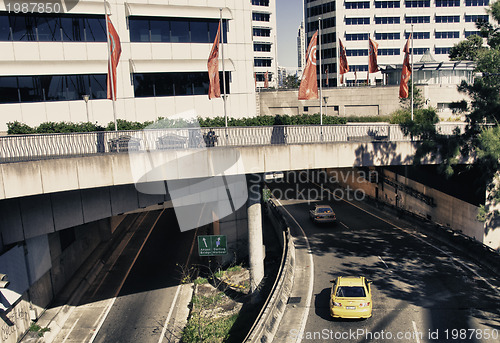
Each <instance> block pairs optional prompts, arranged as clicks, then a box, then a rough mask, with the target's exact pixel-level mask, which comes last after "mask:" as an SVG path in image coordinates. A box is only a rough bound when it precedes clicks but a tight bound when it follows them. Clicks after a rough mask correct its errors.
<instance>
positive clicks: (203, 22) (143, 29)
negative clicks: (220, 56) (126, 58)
mask: <svg viewBox="0 0 500 343" xmlns="http://www.w3.org/2000/svg"><path fill="white" fill-rule="evenodd" d="M218 28H219V20H218V19H197V18H182V19H178V18H163V17H162V18H155V17H129V31H130V41H131V42H163V43H165V42H171V43H213V42H214V40H215V36H216V35H217V30H218ZM222 36H223V41H224V43H226V42H227V22H226V21H225V20H223V21H222Z"/></svg>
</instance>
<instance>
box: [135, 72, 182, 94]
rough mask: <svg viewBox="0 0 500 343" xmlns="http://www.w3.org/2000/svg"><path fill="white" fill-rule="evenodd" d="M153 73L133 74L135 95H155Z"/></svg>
mask: <svg viewBox="0 0 500 343" xmlns="http://www.w3.org/2000/svg"><path fill="white" fill-rule="evenodd" d="M153 75H154V74H134V93H135V96H136V97H138V98H139V97H153V96H155V93H154V76H153ZM172 93H173V92H172Z"/></svg>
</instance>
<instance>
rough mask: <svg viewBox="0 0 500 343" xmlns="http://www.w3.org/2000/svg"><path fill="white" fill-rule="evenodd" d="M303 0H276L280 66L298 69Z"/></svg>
mask: <svg viewBox="0 0 500 343" xmlns="http://www.w3.org/2000/svg"><path fill="white" fill-rule="evenodd" d="M302 1H303V0H276V26H277V28H276V30H277V35H276V40H277V41H278V65H279V66H280V67H286V68H287V69H297V30H298V28H299V25H300V22H301V21H302Z"/></svg>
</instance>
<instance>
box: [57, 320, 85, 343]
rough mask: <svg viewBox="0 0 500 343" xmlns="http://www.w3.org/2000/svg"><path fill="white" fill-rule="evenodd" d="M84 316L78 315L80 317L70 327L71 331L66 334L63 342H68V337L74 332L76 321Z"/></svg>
mask: <svg viewBox="0 0 500 343" xmlns="http://www.w3.org/2000/svg"><path fill="white" fill-rule="evenodd" d="M81 317H82V316H80V317H78V319H77V320H76V321H75V323H74V324H73V325H71V327H70V328H69V332H68V334H67V335H66V336H64V339H63V341H62V343H64V342H66V340H67V339H68V337H69V335H71V333H72V332H73V329H74V328H75V326H76V323H78V321H79V320H80V318H81Z"/></svg>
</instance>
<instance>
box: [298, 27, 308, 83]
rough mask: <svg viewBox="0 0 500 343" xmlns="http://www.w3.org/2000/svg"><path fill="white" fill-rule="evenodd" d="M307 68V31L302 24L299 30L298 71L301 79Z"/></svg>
mask: <svg viewBox="0 0 500 343" xmlns="http://www.w3.org/2000/svg"><path fill="white" fill-rule="evenodd" d="M305 67H306V31H305V29H304V22H303V21H302V22H301V23H300V26H299V29H298V30H297V71H298V74H299V77H302V71H303V70H304V68H305Z"/></svg>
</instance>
